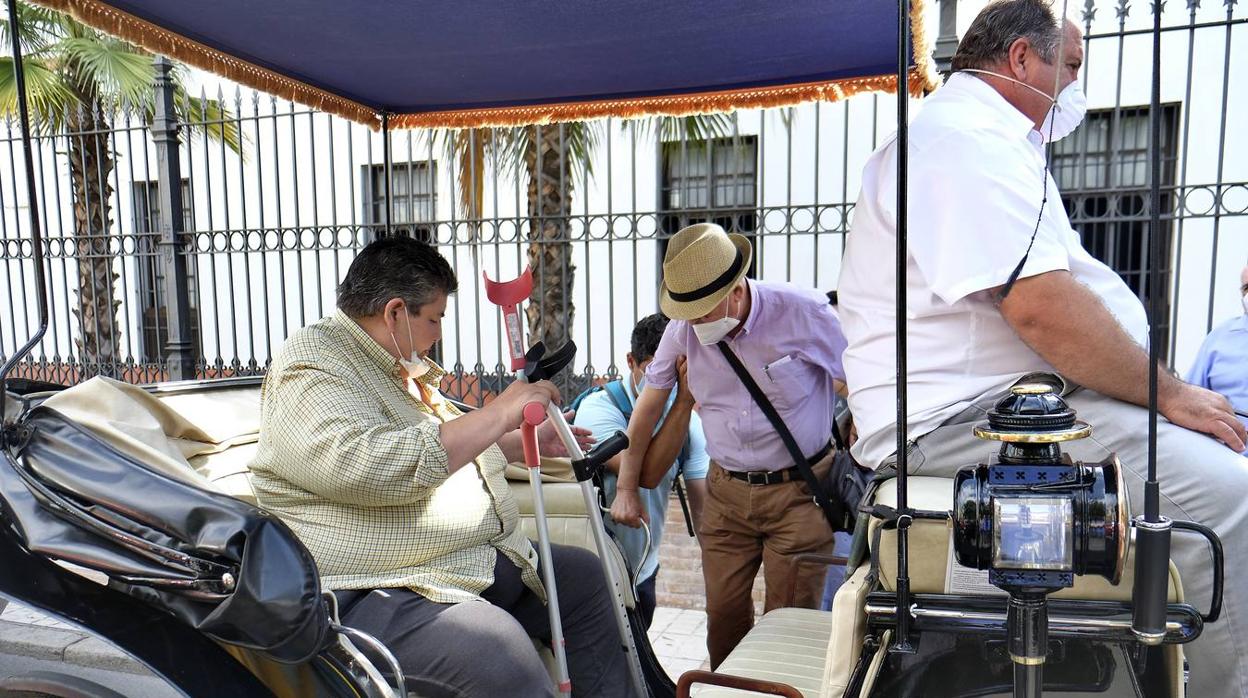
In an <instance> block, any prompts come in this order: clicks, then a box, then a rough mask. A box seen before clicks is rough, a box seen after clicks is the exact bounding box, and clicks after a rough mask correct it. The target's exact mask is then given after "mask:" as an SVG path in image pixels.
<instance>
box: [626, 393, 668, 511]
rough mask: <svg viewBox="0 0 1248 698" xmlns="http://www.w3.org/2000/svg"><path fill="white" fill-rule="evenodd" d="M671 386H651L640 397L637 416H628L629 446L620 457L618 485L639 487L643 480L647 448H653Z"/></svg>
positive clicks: (635, 409)
mask: <svg viewBox="0 0 1248 698" xmlns="http://www.w3.org/2000/svg"><path fill="white" fill-rule="evenodd" d="M669 392H670V391H669V390H659V389H657V388H650V387H647V388H646V389H645V390H643V391H642V392H641V396H640V397H638V398H637V403H636V405H635V406H634V407H633V416H632V418H630V419H629V420H628V449H627V450H625V451H624V453H623V458H621V459H620V473H619V480H618V481H617V483H616V487H617V488H618V489H636V488H637V487H638V485H639V483H640V480H641V473H642V467H643V465H644V464H645V459H646V451H647V450H648V449H649V448H650V442H651V437H652V435H653V434H654V427H655V425H656V424H658V423H659V418H660V417H662V416H663V406H664V404H665V403H666V401H667V395H668V393H669Z"/></svg>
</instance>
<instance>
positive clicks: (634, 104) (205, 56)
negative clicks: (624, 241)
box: [29, 0, 940, 130]
mask: <svg viewBox="0 0 1248 698" xmlns="http://www.w3.org/2000/svg"><path fill="white" fill-rule="evenodd" d="M29 1H30V2H34V3H36V4H39V5H43V6H45V7H49V8H51V9H54V10H57V11H60V12H65V13H67V14H69V15H70V16H72V17H73V18H74V19H77V20H78V21H80V22H82V23H83V24H87V25H89V26H92V27H95V28H97V29H100V30H102V31H105V32H108V33H109V34H113V35H115V36H117V37H119V38H121V39H123V40H125V41H128V42H130V43H132V44H135V45H136V46H139V47H142V48H143V49H146V50H148V51H151V52H153V53H159V54H163V55H165V56H168V57H170V58H172V59H174V60H177V61H181V62H183V63H186V64H187V65H191V66H194V67H196V68H200V69H202V70H206V71H209V72H211V73H215V74H217V75H220V76H222V77H225V78H227V79H229V80H233V81H234V82H237V83H239V84H242V85H246V86H248V87H253V88H255V89H258V90H262V91H264V92H267V93H270V94H273V95H276V96H278V97H281V98H283V99H288V100H291V101H295V102H299V103H302V104H305V105H307V106H310V107H312V108H314V109H319V110H321V111H324V112H328V113H330V114H336V115H338V116H342V117H345V118H347V119H350V120H352V121H357V122H359V123H362V124H365V125H367V126H368V127H370V128H372V129H373V130H378V129H380V128H381V126H382V119H381V114H379V113H378V111H377V110H376V109H373V108H371V107H368V106H365V105H363V104H360V103H358V102H355V101H353V100H350V99H347V98H345V97H340V96H338V95H335V94H333V93H331V92H327V91H325V90H322V89H320V88H317V87H313V86H311V85H308V84H306V83H303V82H300V81H298V80H294V79H292V78H289V77H286V76H285V75H282V74H280V73H276V72H274V71H271V70H268V69H266V68H261V67H260V66H257V65H254V64H252V63H249V62H247V61H244V60H242V59H239V58H237V57H235V56H231V55H229V54H227V53H224V52H222V51H218V50H217V49H214V48H212V47H210V46H206V45H204V44H201V43H199V42H197V41H192V40H190V39H187V38H186V37H184V36H181V35H180V34H176V33H174V32H171V31H169V30H167V29H164V28H162V27H160V26H157V25H155V24H152V23H151V22H148V21H146V20H143V19H140V18H138V17H135V16H134V15H131V14H129V13H126V12H123V11H121V10H118V9H117V8H115V7H113V6H111V5H108V4H106V3H105V2H102V1H100V0H29ZM926 6H927V0H912V2H911V7H910V26H911V32H912V35H911V45H912V47H913V49H912V50H913V52H914V56H915V65H914V66H913V67H911V69H910V74H909V85H907V88H908V91H909V93H910V94H911V95H913V96H916V97H917V96H921V95H922V94H924V93H926V92H930V91H931V90H933V89H935V88H936V87H937V86H938V85H939V84H940V77H939V75H938V73H937V72H936V69H935V64H934V63H933V61H932V58H931V48H932V47H931V45H930V43H929V39H930V35H929V33H928V31H927V26H926V23H925V22H924V18H925V13H926ZM872 91H881V92H896V91H897V77H896V76H895V75H879V76H874V77H865V78H849V79H845V80H832V81H827V82H817V83H805V84H799V85H782V86H778V87H758V88H747V89H741V90H725V91H720V92H705V93H700V94H693V95H674V96H669V97H638V98H635V99H617V100H600V101H594V102H574V103H563V104H548V105H538V106H522V107H499V108H491V109H465V110H459V111H443V112H423V113H414V114H391V115H389V120H388V121H389V123H388V125H389V128H391V129H399V128H484V127H496V126H524V125H531V124H547V123H558V122H568V121H585V120H588V119H601V118H606V117H622V118H636V117H642V116H689V115H693V114H706V113H712V112H727V111H733V110H735V109H766V108H772V107H785V106H792V105H795V104H799V103H802V102H811V101H826V102H835V101H838V100H842V99H845V98H847V97H851V96H853V95H856V94H860V93H863V92H872Z"/></svg>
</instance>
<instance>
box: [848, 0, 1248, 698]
mask: <svg viewBox="0 0 1248 698" xmlns="http://www.w3.org/2000/svg"><path fill="white" fill-rule="evenodd" d="M1082 61H1083V41H1082V36H1081V35H1080V32H1079V30H1078V28H1077V27H1075V26H1074V25H1073V24H1071V23H1069V22H1067V23H1066V25H1065V28H1064V30H1063V29H1062V27H1061V26H1060V25H1059V24H1058V22H1057V20H1056V19H1055V17H1054V15H1053V13H1052V10H1051V9H1050V8H1049V7H1048V4H1047V3H1045V2H1043V1H1042V0H1002V1H1000V2H995V3H993V4H991V5H989V6H988V7H986V8H985V9H984V10H983V12H981V13H980V15H979V16H978V17H977V18H976V19H975V21H974V22H973V23H972V25H971V27H970V28H969V29H968V30H967V33H966V35H965V36H964V37H963V39H962V42H961V43H960V44H959V47H958V51H957V54H956V55H955V57H954V59H953V68H954V71H955V73H954V75H953V76H952V77H950V78H949V80H948V81H947V82H946V84H945V85H944V86H943V87H942V88H940V89H939V90H938V91H937V92H936V93H935V94H934V95H932V96H931V97H930V98H928V99H926V100H925V104H924V106H923V109H922V111H921V112H920V113H919V114H918V115H917V116H916V118H915V119H914V121H913V123H912V124H911V126H910V153H909V167H910V180H909V191H908V197H909V198H908V207H909V211H910V213H909V228H908V231H909V234H908V249H909V260H908V263H907V273H906V278H907V287H908V290H907V295H908V303H907V309H906V310H907V316H908V330H907V333H908V338H909V350H908V363H909V368H908V371H909V375H908V377H907V385H908V391H909V417H908V424H909V433H908V434H907V437H908V441H909V443H910V444H911V446H909V447H908V448H910V449H912V450H911V451H910V453H911V455H910V456H909V469H910V472H911V473H918V474H923V475H943V476H950V475H952V474H953V473H954V472H955V471H956V470H957V469H958V468H960V467H962V466H964V465H969V464H973V463H976V462H980V461H984V460H986V459H987V458H988V457H989V456H990V455H991V453H992V452H993V451H994V448H993V446H992V445H991V444H989V443H987V442H983V441H979V440H977V439H975V438H974V436H973V435H972V433H971V427H972V425H973V424H974V423H976V422H979V421H982V420H983V419H984V418H985V412H986V410H987V409H988V408H989V407H991V406H992V405H993V403H994V402H996V400H997V399H999V398H1000V397H1002V396H1003V395H1005V394H1006V392H1007V391H1008V389H1009V388H1010V387H1011V386H1012V385H1013V384H1015V383H1017V382H1018V381H1019V380H1020V379H1022V378H1023V377H1024V376H1026V375H1027V374H1031V373H1033V372H1044V373H1049V374H1060V378H1059V377H1058V376H1054V380H1056V381H1059V382H1061V383H1063V387H1065V388H1066V389H1067V392H1068V395H1067V401H1068V402H1069V404H1070V405H1071V406H1072V407H1073V408H1075V409H1076V410H1077V411H1078V413H1079V417H1080V418H1081V419H1084V420H1086V421H1087V422H1089V423H1090V424H1092V426H1093V429H1094V435H1093V437H1092V438H1089V439H1085V440H1083V441H1076V442H1072V443H1070V444H1065V445H1064V446H1066V447H1067V448H1065V449H1064V450H1065V451H1067V452H1068V453H1070V454H1071V455H1072V456H1073V457H1075V458H1077V459H1081V460H1087V461H1093V460H1100V459H1102V458H1104V457H1106V456H1108V455H1109V453H1111V452H1116V453H1117V454H1118V455H1119V457H1120V458H1121V459H1122V462H1123V464H1124V466H1125V467H1126V471H1127V472H1126V478H1127V482H1128V487H1129V489H1130V492H1131V497H1132V500H1133V501H1134V502H1136V503H1137V504H1136V506H1137V507H1138V506H1140V505H1139V504H1138V503H1139V502H1142V501H1143V495H1142V492H1143V481H1144V478H1145V475H1146V472H1147V437H1146V434H1147V423H1148V412H1147V410H1146V409H1145V408H1143V407H1141V406H1142V405H1146V404H1147V401H1148V387H1147V386H1148V372H1149V361H1148V351H1147V349H1146V347H1147V344H1148V322H1147V316H1146V314H1145V312H1144V308H1143V306H1142V304H1141V303H1140V301H1139V300H1138V299H1137V298H1136V296H1135V294H1134V293H1132V291H1131V290H1130V289H1129V288H1128V287H1127V286H1126V284H1125V283H1123V281H1122V280H1121V278H1119V277H1118V275H1117V274H1115V273H1114V272H1113V270H1111V269H1109V268H1108V267H1106V266H1105V265H1104V264H1102V263H1101V262H1099V261H1097V260H1096V259H1095V258H1093V257H1092V256H1091V255H1089V254H1088V253H1087V251H1086V250H1084V249H1083V247H1082V245H1081V244H1080V241H1079V236H1078V234H1077V233H1076V232H1075V231H1074V230H1073V229H1072V228H1071V226H1070V221H1069V220H1068V219H1067V217H1066V213H1065V211H1064V210H1063V208H1062V204H1061V199H1060V196H1059V193H1058V191H1057V185H1056V183H1055V182H1054V181H1053V180H1052V178H1051V177H1049V176H1048V174H1047V171H1046V169H1045V156H1044V150H1043V149H1044V143H1045V141H1046V140H1056V139H1058V138H1061V137H1063V136H1065V135H1066V134H1068V133H1069V132H1070V131H1073V130H1074V128H1075V127H1076V126H1077V125H1078V122H1079V120H1080V119H1081V118H1082V107H1083V100H1082V93H1081V92H1079V87H1078V84H1077V83H1076V82H1075V81H1076V79H1077V77H1078V71H1079V67H1080V65H1081V64H1082ZM1050 95H1052V96H1050ZM1055 105H1056V106H1057V107H1059V108H1060V109H1055V108H1054V106H1055ZM896 157H897V149H896V143H895V141H890V142H889V143H886V144H885V145H884V146H883V147H881V148H880V149H879V150H878V151H876V153H875V154H874V155H872V157H871V159H870V160H869V161H868V163H867V166H866V169H865V171H864V174H863V186H862V192H861V195H860V196H859V199H858V203H857V206H856V208H855V210H854V223H853V231H852V232H851V233H850V235H849V239H848V244H847V248H846V253H845V261H844V266H843V269H842V273H841V279H840V284H839V292H840V293H839V295H840V301H841V317H842V322H843V323H844V328H845V334H846V336H847V338H848V340H849V347H848V349H846V351H845V361H844V363H845V372H846V375H847V377H848V384H849V390H850V396H849V403H850V408H851V410H852V411H853V414H854V419H855V421H856V423H857V426H858V433H859V435H860V438H859V440H858V441H857V442H856V443H855V444H854V448H853V451H854V454H855V456H856V457H857V458H858V460H859V462H861V463H862V464H864V465H867V466H869V467H873V468H878V467H880V466H881V465H885V464H887V463H890V462H893V461H895V455H894V454H895V451H896V431H895V430H896V426H895V417H896V401H895V400H896V398H895V395H896V376H895V365H896V364H895V356H896V352H895V340H896V334H895V328H896V314H895V311H894V304H895V302H896V297H895V294H894V288H895V276H894V269H893V265H892V264H891V260H892V259H893V258H894V254H895V253H894V246H895V243H896V230H895V218H894V212H895V202H896V192H897V182H896V176H895V173H896ZM1046 196H1047V203H1044V204H1042V203H1041V200H1042V198H1044V197H1046ZM1033 231H1034V243H1032V242H1031V240H1032V236H1033ZM1029 245H1030V246H1029ZM1023 259H1025V260H1026V261H1025V263H1023V264H1021V269H1018V270H1017V273H1016V268H1017V267H1019V266H1020V260H1023ZM1015 273H1016V276H1017V282H1016V283H1014V284H1013V285H1012V286H1011V285H1010V283H1009V282H1010V281H1011V276H1012V274H1015ZM1007 289H1008V291H1007ZM1080 386H1081V387H1080ZM1159 405H1160V411H1161V414H1162V416H1163V417H1164V419H1162V420H1161V423H1160V424H1159V428H1158V457H1157V462H1158V470H1159V473H1160V481H1161V488H1162V513H1163V514H1165V515H1166V516H1170V517H1173V518H1180V519H1189V520H1195V521H1199V522H1201V523H1204V524H1207V525H1209V526H1212V527H1213V528H1214V529H1215V530H1216V531H1217V532H1218V534H1219V535H1220V536H1221V537H1222V541H1223V544H1224V545H1225V547H1226V568H1227V569H1228V570H1235V569H1238V568H1241V567H1242V566H1243V565H1244V564H1245V563H1248V536H1245V535H1243V534H1242V533H1240V532H1237V531H1236V529H1237V528H1239V527H1240V526H1241V524H1243V523H1244V522H1245V521H1248V507H1244V506H1243V505H1242V501H1241V500H1242V498H1243V496H1244V493H1245V492H1248V459H1245V458H1243V457H1241V456H1239V455H1238V451H1240V450H1242V449H1243V447H1244V439H1245V436H1246V435H1245V430H1244V427H1243V425H1242V424H1240V422H1239V421H1238V420H1237V419H1235V416H1234V413H1233V412H1232V410H1231V407H1230V405H1229V404H1228V403H1227V401H1226V400H1225V399H1224V398H1223V397H1221V396H1220V395H1217V394H1215V393H1213V392H1210V391H1208V390H1205V389H1203V388H1199V387H1196V386H1193V385H1189V384H1187V383H1184V382H1182V381H1180V380H1178V379H1175V378H1173V377H1171V376H1170V374H1169V373H1165V372H1163V373H1162V375H1161V379H1160V391H1159ZM1228 446H1229V448H1228ZM1172 557H1173V558H1174V560H1175V561H1176V563H1177V564H1178V566H1179V569H1180V571H1181V573H1182V574H1183V583H1184V588H1185V590H1186V592H1187V597H1188V599H1189V600H1191V601H1192V602H1193V603H1195V604H1198V605H1206V606H1207V604H1208V599H1209V597H1210V593H1211V587H1212V573H1211V561H1210V557H1209V555H1208V554H1207V552H1206V551H1205V547H1204V542H1203V541H1200V540H1199V539H1193V538H1192V537H1191V536H1187V535H1176V536H1175V537H1174V550H1173V552H1172ZM1245 633H1248V587H1245V586H1244V585H1239V584H1228V585H1227V588H1226V593H1225V605H1224V610H1223V617H1222V620H1220V621H1219V622H1217V623H1214V624H1212V625H1209V626H1206V627H1205V630H1204V635H1203V636H1202V637H1201V638H1200V640H1198V641H1197V643H1195V644H1194V645H1191V646H1189V648H1188V649H1189V658H1190V660H1191V665H1192V667H1191V668H1192V688H1191V689H1190V692H1189V695H1201V696H1205V695H1208V696H1212V695H1223V694H1229V695H1240V694H1241V693H1248V664H1246V660H1245V658H1244V657H1243V656H1241V653H1240V651H1239V650H1238V647H1239V645H1240V644H1241V643H1240V641H1241V639H1242V638H1243V637H1244V635H1245ZM1228 691H1229V693H1228Z"/></svg>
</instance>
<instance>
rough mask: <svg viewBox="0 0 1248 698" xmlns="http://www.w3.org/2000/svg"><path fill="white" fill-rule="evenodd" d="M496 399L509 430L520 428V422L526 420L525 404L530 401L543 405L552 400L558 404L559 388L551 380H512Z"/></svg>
mask: <svg viewBox="0 0 1248 698" xmlns="http://www.w3.org/2000/svg"><path fill="white" fill-rule="evenodd" d="M494 401H495V402H497V403H499V407H500V409H499V413H500V415H501V416H502V417H503V419H504V420H506V424H507V431H511V430H512V429H518V428H519V427H520V423H521V422H523V421H524V406H525V405H527V404H529V403H530V402H536V403H539V404H541V405H542V407H545V406H546V405H547V404H549V403H551V402H554V403H555V404H558V403H559V389H558V388H556V387H555V384H554V383H551V382H550V381H538V382H536V383H526V382H524V381H512V383H511V385H509V386H507V387H506V388H505V389H504V390H503V392H501V393H499V395H498V397H497V398H495V399H494ZM551 428H553V425H551Z"/></svg>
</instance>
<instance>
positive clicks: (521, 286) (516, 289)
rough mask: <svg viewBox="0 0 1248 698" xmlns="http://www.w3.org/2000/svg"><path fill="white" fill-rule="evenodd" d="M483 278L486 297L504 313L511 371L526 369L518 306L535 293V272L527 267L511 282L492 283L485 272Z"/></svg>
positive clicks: (522, 330) (522, 328)
mask: <svg viewBox="0 0 1248 698" xmlns="http://www.w3.org/2000/svg"><path fill="white" fill-rule="evenodd" d="M481 278H482V279H484V280H485V297H486V298H488V299H490V302H491V303H493V304H494V305H497V306H498V307H499V308H501V309H502V311H503V325H504V326H505V327H506V328H507V350H508V352H509V353H510V354H511V370H513V371H519V370H521V369H523V368H524V327H523V326H522V325H521V324H520V309H519V308H518V307H517V306H519V304H520V303H522V302H524V299H526V298H528V297H529V294H530V293H532V292H533V271H532V270H531V269H530V268H528V267H525V269H524V273H522V274H520V276H518V277H516V278H514V279H512V280H511V281H492V280H490V277H488V276H486V274H485V272H481Z"/></svg>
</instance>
